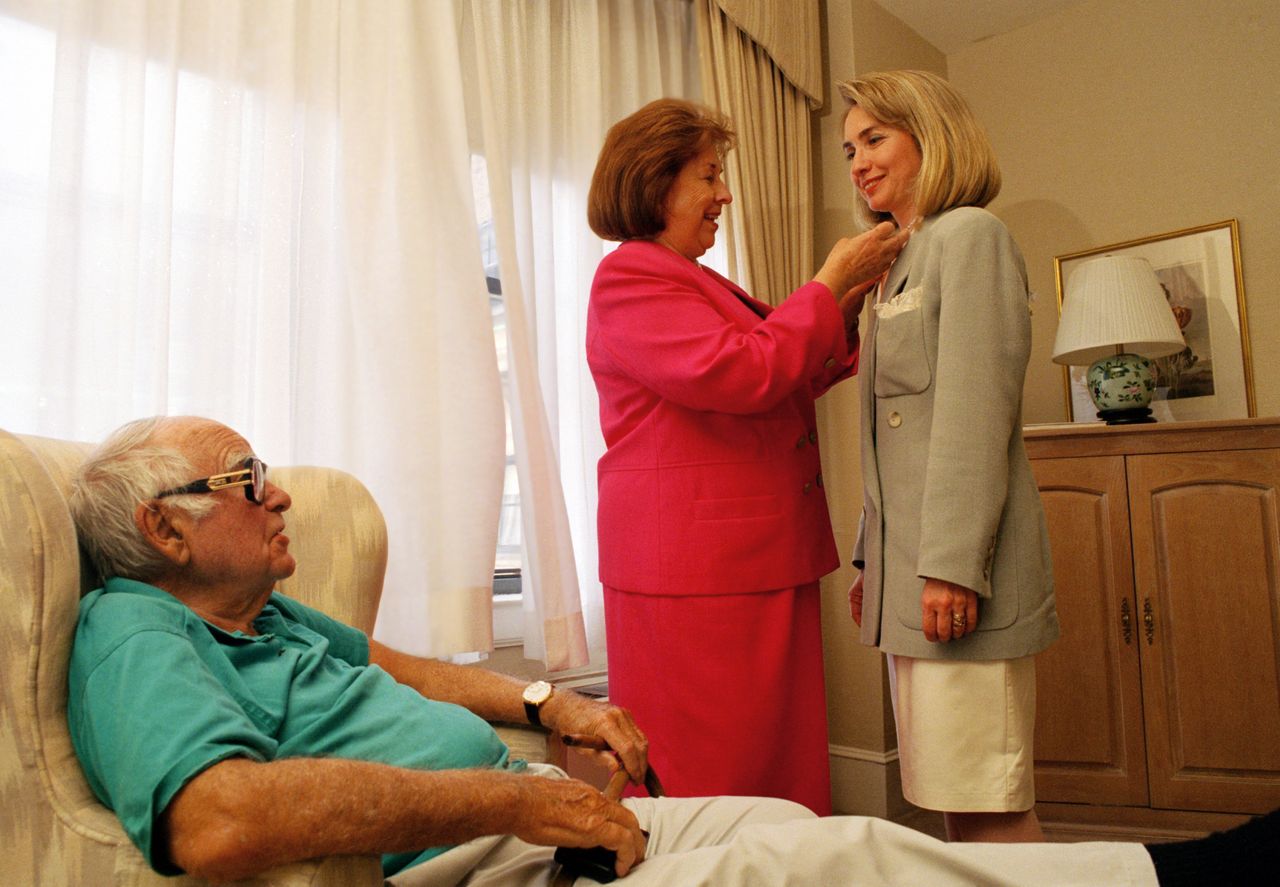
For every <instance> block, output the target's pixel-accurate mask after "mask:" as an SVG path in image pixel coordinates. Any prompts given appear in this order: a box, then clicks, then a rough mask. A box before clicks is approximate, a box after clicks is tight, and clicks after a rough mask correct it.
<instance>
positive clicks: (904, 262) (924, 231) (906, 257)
mask: <svg viewBox="0 0 1280 887" xmlns="http://www.w3.org/2000/svg"><path fill="white" fill-rule="evenodd" d="M935 218H936V216H930V217H929V218H927V219H925V220H924V221H923V222H922V223H921V224H920V228H919V229H918V230H917V231H916V232H915V233H914V234H912V235H911V239H910V240H908V241H907V245H906V246H904V247H903V248H902V252H900V253H898V258H896V259H895V260H894V262H893V265H892V266H891V267H890V268H889V276H888V277H886V278H885V281H884V289H883V290H882V293H883V294H882V296H881V298H882V299H886V300H887V299H891V298H893V297H894V296H896V295H897V294H898V293H900V292H902V291H903V290H904V289H905V288H906V285H907V277H908V275H909V272H910V271H911V261H912V259H913V258H914V257H915V256H917V255H919V254H920V253H921V252H922V251H923V250H924V244H925V243H926V242H927V241H928V239H929V228H930V226H931V225H932V223H933V220H934V219H935Z"/></svg>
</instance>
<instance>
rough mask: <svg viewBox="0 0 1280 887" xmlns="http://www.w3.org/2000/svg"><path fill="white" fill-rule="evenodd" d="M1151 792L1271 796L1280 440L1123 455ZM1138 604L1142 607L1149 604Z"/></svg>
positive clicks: (1226, 805) (1229, 806)
mask: <svg viewBox="0 0 1280 887" xmlns="http://www.w3.org/2000/svg"><path fill="white" fill-rule="evenodd" d="M1128 467H1129V487H1130V508H1131V511H1132V515H1131V518H1132V531H1133V558H1134V576H1135V580H1136V586H1137V587H1136V590H1137V600H1138V606H1139V608H1140V610H1144V611H1145V610H1146V609H1147V608H1148V606H1149V611H1150V622H1151V631H1150V635H1149V639H1148V636H1147V631H1146V627H1145V626H1144V630H1143V640H1142V680H1143V692H1144V699H1145V706H1144V707H1145V712H1146V727H1147V749H1148V768H1149V772H1150V781H1151V801H1152V805H1153V806H1156V807H1167V808H1173V809H1194V810H1225V811H1236V812H1258V813H1261V812H1265V811H1268V810H1271V809H1273V808H1274V807H1276V806H1277V805H1280V646H1278V644H1280V450H1244V451H1238V452H1206V453H1186V454H1167V455H1145V456H1132V457H1130V458H1129V463H1128ZM1144 615H1145V614H1144Z"/></svg>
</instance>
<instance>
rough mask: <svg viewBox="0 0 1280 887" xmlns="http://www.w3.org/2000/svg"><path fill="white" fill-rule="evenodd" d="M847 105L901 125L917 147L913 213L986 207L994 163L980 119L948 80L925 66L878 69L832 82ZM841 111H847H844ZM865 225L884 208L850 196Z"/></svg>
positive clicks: (881, 217) (994, 184)
mask: <svg viewBox="0 0 1280 887" xmlns="http://www.w3.org/2000/svg"><path fill="white" fill-rule="evenodd" d="M836 88H837V89H838V90H840V94H841V95H842V96H844V99H845V102H847V103H848V107H849V108H850V109H851V108H853V107H854V106H857V107H860V108H862V110H864V111H866V112H867V113H868V114H870V115H871V116H872V117H874V118H875V119H876V120H879V121H880V122H881V123H885V124H888V125H889V126H895V127H897V128H898V129H902V130H906V131H907V132H908V133H910V134H911V137H912V138H913V139H915V141H916V145H917V146H918V147H919V148H920V172H919V173H918V174H917V175H916V182H915V198H916V212H917V214H918V215H920V216H922V217H925V218H927V217H928V216H931V215H933V214H934V213H937V212H941V211H942V210H945V209H951V208H953V207H957V206H986V205H987V204H988V203H990V202H991V201H992V200H994V199H995V197H996V195H997V194H999V193H1000V166H999V164H998V163H997V161H996V154H995V151H994V150H992V148H991V142H990V141H988V140H987V134H986V131H985V130H983V128H982V124H980V123H978V119H977V118H976V117H974V116H973V111H972V110H970V108H969V104H968V102H966V101H965V100H964V98H963V97H962V96H961V95H960V93H958V92H956V90H955V88H954V87H952V86H951V84H950V83H948V82H947V81H945V80H943V79H942V78H941V77H939V76H938V75H936V74H930V73H929V72H927V71H883V72H880V73H876V74H867V75H866V76H864V77H858V78H856V79H854V80H845V81H843V82H841V83H837V84H836ZM845 113H846V115H847V114H848V111H847V110H846V112H845ZM855 213H856V215H857V218H858V221H859V222H860V223H861V224H863V225H865V226H866V227H868V228H870V227H872V226H873V225H875V224H877V223H878V222H883V221H885V220H886V219H887V220H890V221H892V216H890V215H889V214H888V213H877V212H872V210H871V208H870V207H868V206H867V204H866V202H865V201H863V200H857V201H855Z"/></svg>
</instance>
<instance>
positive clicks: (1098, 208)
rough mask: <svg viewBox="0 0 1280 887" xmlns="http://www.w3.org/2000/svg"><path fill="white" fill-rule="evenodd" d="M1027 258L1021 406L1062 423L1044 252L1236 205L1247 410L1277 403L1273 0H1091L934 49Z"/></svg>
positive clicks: (1049, 258)
mask: <svg viewBox="0 0 1280 887" xmlns="http://www.w3.org/2000/svg"><path fill="white" fill-rule="evenodd" d="M947 68H948V72H949V77H950V80H951V82H952V83H953V84H955V85H956V87H957V88H959V89H960V91H961V92H962V93H964V94H965V96H966V97H968V99H969V101H970V102H971V103H972V104H973V106H974V109H975V111H976V112H977V114H978V116H979V118H981V119H982V121H983V122H984V123H985V124H986V126H987V129H988V132H989V133H990V135H991V138H992V141H993V142H994V144H995V147H996V151H997V152H998V154H999V156H1000V160H1001V167H1002V169H1003V172H1004V176H1005V185H1004V190H1003V192H1002V193H1001V195H1000V197H999V198H998V199H997V200H996V201H995V203H993V204H992V206H991V209H992V211H993V212H995V213H996V214H997V215H999V216H1000V217H1001V218H1002V219H1004V221H1005V222H1006V224H1008V225H1009V228H1010V230H1011V231H1012V232H1013V235H1014V237H1015V238H1016V239H1017V241H1018V243H1019V244H1021V246H1022V249H1023V252H1024V254H1025V255H1026V259H1027V268H1028V272H1029V274H1030V278H1031V286H1032V289H1033V291H1034V292H1035V293H1036V295H1037V300H1036V302H1035V304H1034V312H1035V313H1034V340H1033V350H1032V356H1031V365H1030V367H1029V369H1028V372H1027V386H1026V394H1025V399H1024V418H1025V419H1026V421H1028V422H1056V421H1062V420H1065V419H1066V417H1067V414H1066V405H1065V403H1064V399H1063V394H1062V370H1061V368H1060V367H1058V366H1057V365H1056V364H1053V363H1052V362H1050V359H1049V355H1050V352H1051V351H1052V346H1053V337H1054V334H1055V333H1056V331H1057V296H1056V290H1055V285H1054V278H1053V257H1054V256H1055V255H1063V254H1065V253H1069V252H1073V251H1076V250H1081V249H1088V248H1090V247H1095V246H1102V245H1105V244H1108V243H1117V242H1119V241H1123V240H1130V239H1133V238H1139V237H1146V236H1149V235H1153V234H1159V233H1163V232H1168V231H1174V230H1178V229H1181V228H1189V227H1193V226H1196V225H1202V224H1206V223H1209V222H1218V221H1221V220H1223V219H1228V218H1235V219H1237V220H1238V221H1239V224H1240V249H1241V253H1242V258H1243V273H1244V286H1245V302H1246V312H1247V316H1248V323H1249V332H1250V339H1251V340H1252V341H1251V346H1252V353H1253V370H1254V380H1255V392H1254V393H1255V398H1256V403H1257V410H1258V414H1259V415H1263V416H1267V415H1275V414H1277V413H1278V412H1280V371H1278V370H1277V358H1280V336H1278V335H1277V329H1278V326H1277V319H1278V318H1277V315H1278V314H1280V292H1278V291H1277V290H1278V288H1280V250H1277V249H1276V243H1277V241H1278V240H1280V214H1277V207H1278V206H1280V163H1278V162H1277V151H1278V146H1280V4H1277V3H1275V2H1274V0H1229V2H1222V3H1188V2H1185V0H1091V2H1085V3H1081V4H1080V5H1078V6H1074V7H1071V8H1069V9H1067V10H1065V11H1063V12H1061V13H1059V14H1057V15H1055V16H1053V17H1052V18H1050V19H1047V20H1045V21H1042V22H1038V23H1036V24H1033V25H1029V26H1027V27H1024V28H1021V29H1019V30H1017V31H1014V32H1012V33H1009V34H1005V35H1003V36H1000V37H994V38H991V39H989V40H984V41H982V42H980V43H977V44H974V45H972V46H970V47H968V48H966V49H964V50H961V51H959V52H956V53H953V54H952V55H950V56H949V57H948V58H947Z"/></svg>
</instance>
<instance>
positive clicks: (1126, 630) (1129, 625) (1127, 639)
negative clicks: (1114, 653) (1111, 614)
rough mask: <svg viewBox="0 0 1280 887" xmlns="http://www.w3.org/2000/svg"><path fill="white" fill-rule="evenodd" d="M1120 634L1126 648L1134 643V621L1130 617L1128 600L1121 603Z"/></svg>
mask: <svg viewBox="0 0 1280 887" xmlns="http://www.w3.org/2000/svg"><path fill="white" fill-rule="evenodd" d="M1120 634H1121V636H1122V637H1124V645H1125V646H1126V647H1127V646H1129V645H1130V644H1131V643H1133V620H1132V619H1131V618H1130V616H1129V599H1128V598H1125V599H1124V600H1122V601H1121V602H1120Z"/></svg>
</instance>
